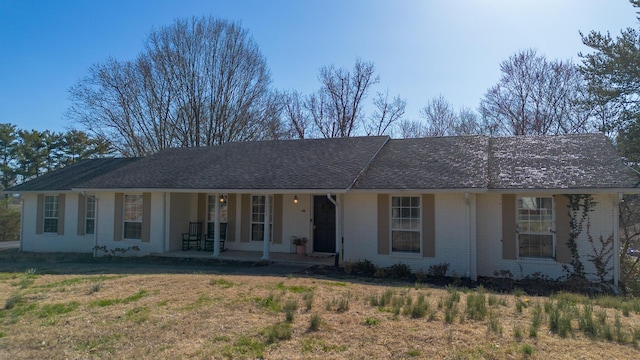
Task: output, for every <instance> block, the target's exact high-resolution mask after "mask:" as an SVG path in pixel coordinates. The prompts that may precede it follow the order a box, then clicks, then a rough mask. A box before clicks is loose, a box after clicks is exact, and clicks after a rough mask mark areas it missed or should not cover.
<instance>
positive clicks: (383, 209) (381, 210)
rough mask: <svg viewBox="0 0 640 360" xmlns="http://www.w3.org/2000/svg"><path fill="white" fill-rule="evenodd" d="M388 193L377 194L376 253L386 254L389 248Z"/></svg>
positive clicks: (389, 219)
mask: <svg viewBox="0 0 640 360" xmlns="http://www.w3.org/2000/svg"><path fill="white" fill-rule="evenodd" d="M390 222H391V217H390V216H389V194H378V254H379V255H388V254H389V249H390V248H391V246H390V244H389V235H390V234H389V232H390V231H389V226H390Z"/></svg>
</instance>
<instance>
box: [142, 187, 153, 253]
mask: <svg viewBox="0 0 640 360" xmlns="http://www.w3.org/2000/svg"><path fill="white" fill-rule="evenodd" d="M150 240H151V193H142V242H149V241H150Z"/></svg>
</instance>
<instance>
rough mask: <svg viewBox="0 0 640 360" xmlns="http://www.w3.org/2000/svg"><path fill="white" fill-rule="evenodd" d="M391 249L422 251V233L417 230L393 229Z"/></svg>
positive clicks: (412, 251) (411, 251)
mask: <svg viewBox="0 0 640 360" xmlns="http://www.w3.org/2000/svg"><path fill="white" fill-rule="evenodd" d="M391 250H392V251H397V252H410V253H419V252H420V233H419V232H416V231H392V233H391Z"/></svg>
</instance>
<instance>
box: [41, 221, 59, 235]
mask: <svg viewBox="0 0 640 360" xmlns="http://www.w3.org/2000/svg"><path fill="white" fill-rule="evenodd" d="M43 231H44V232H46V233H55V232H58V219H55V218H54V219H44V227H43Z"/></svg>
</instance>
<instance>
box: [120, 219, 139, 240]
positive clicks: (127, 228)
mask: <svg viewBox="0 0 640 360" xmlns="http://www.w3.org/2000/svg"><path fill="white" fill-rule="evenodd" d="M124 238H125V239H142V223H139V222H125V223H124Z"/></svg>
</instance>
